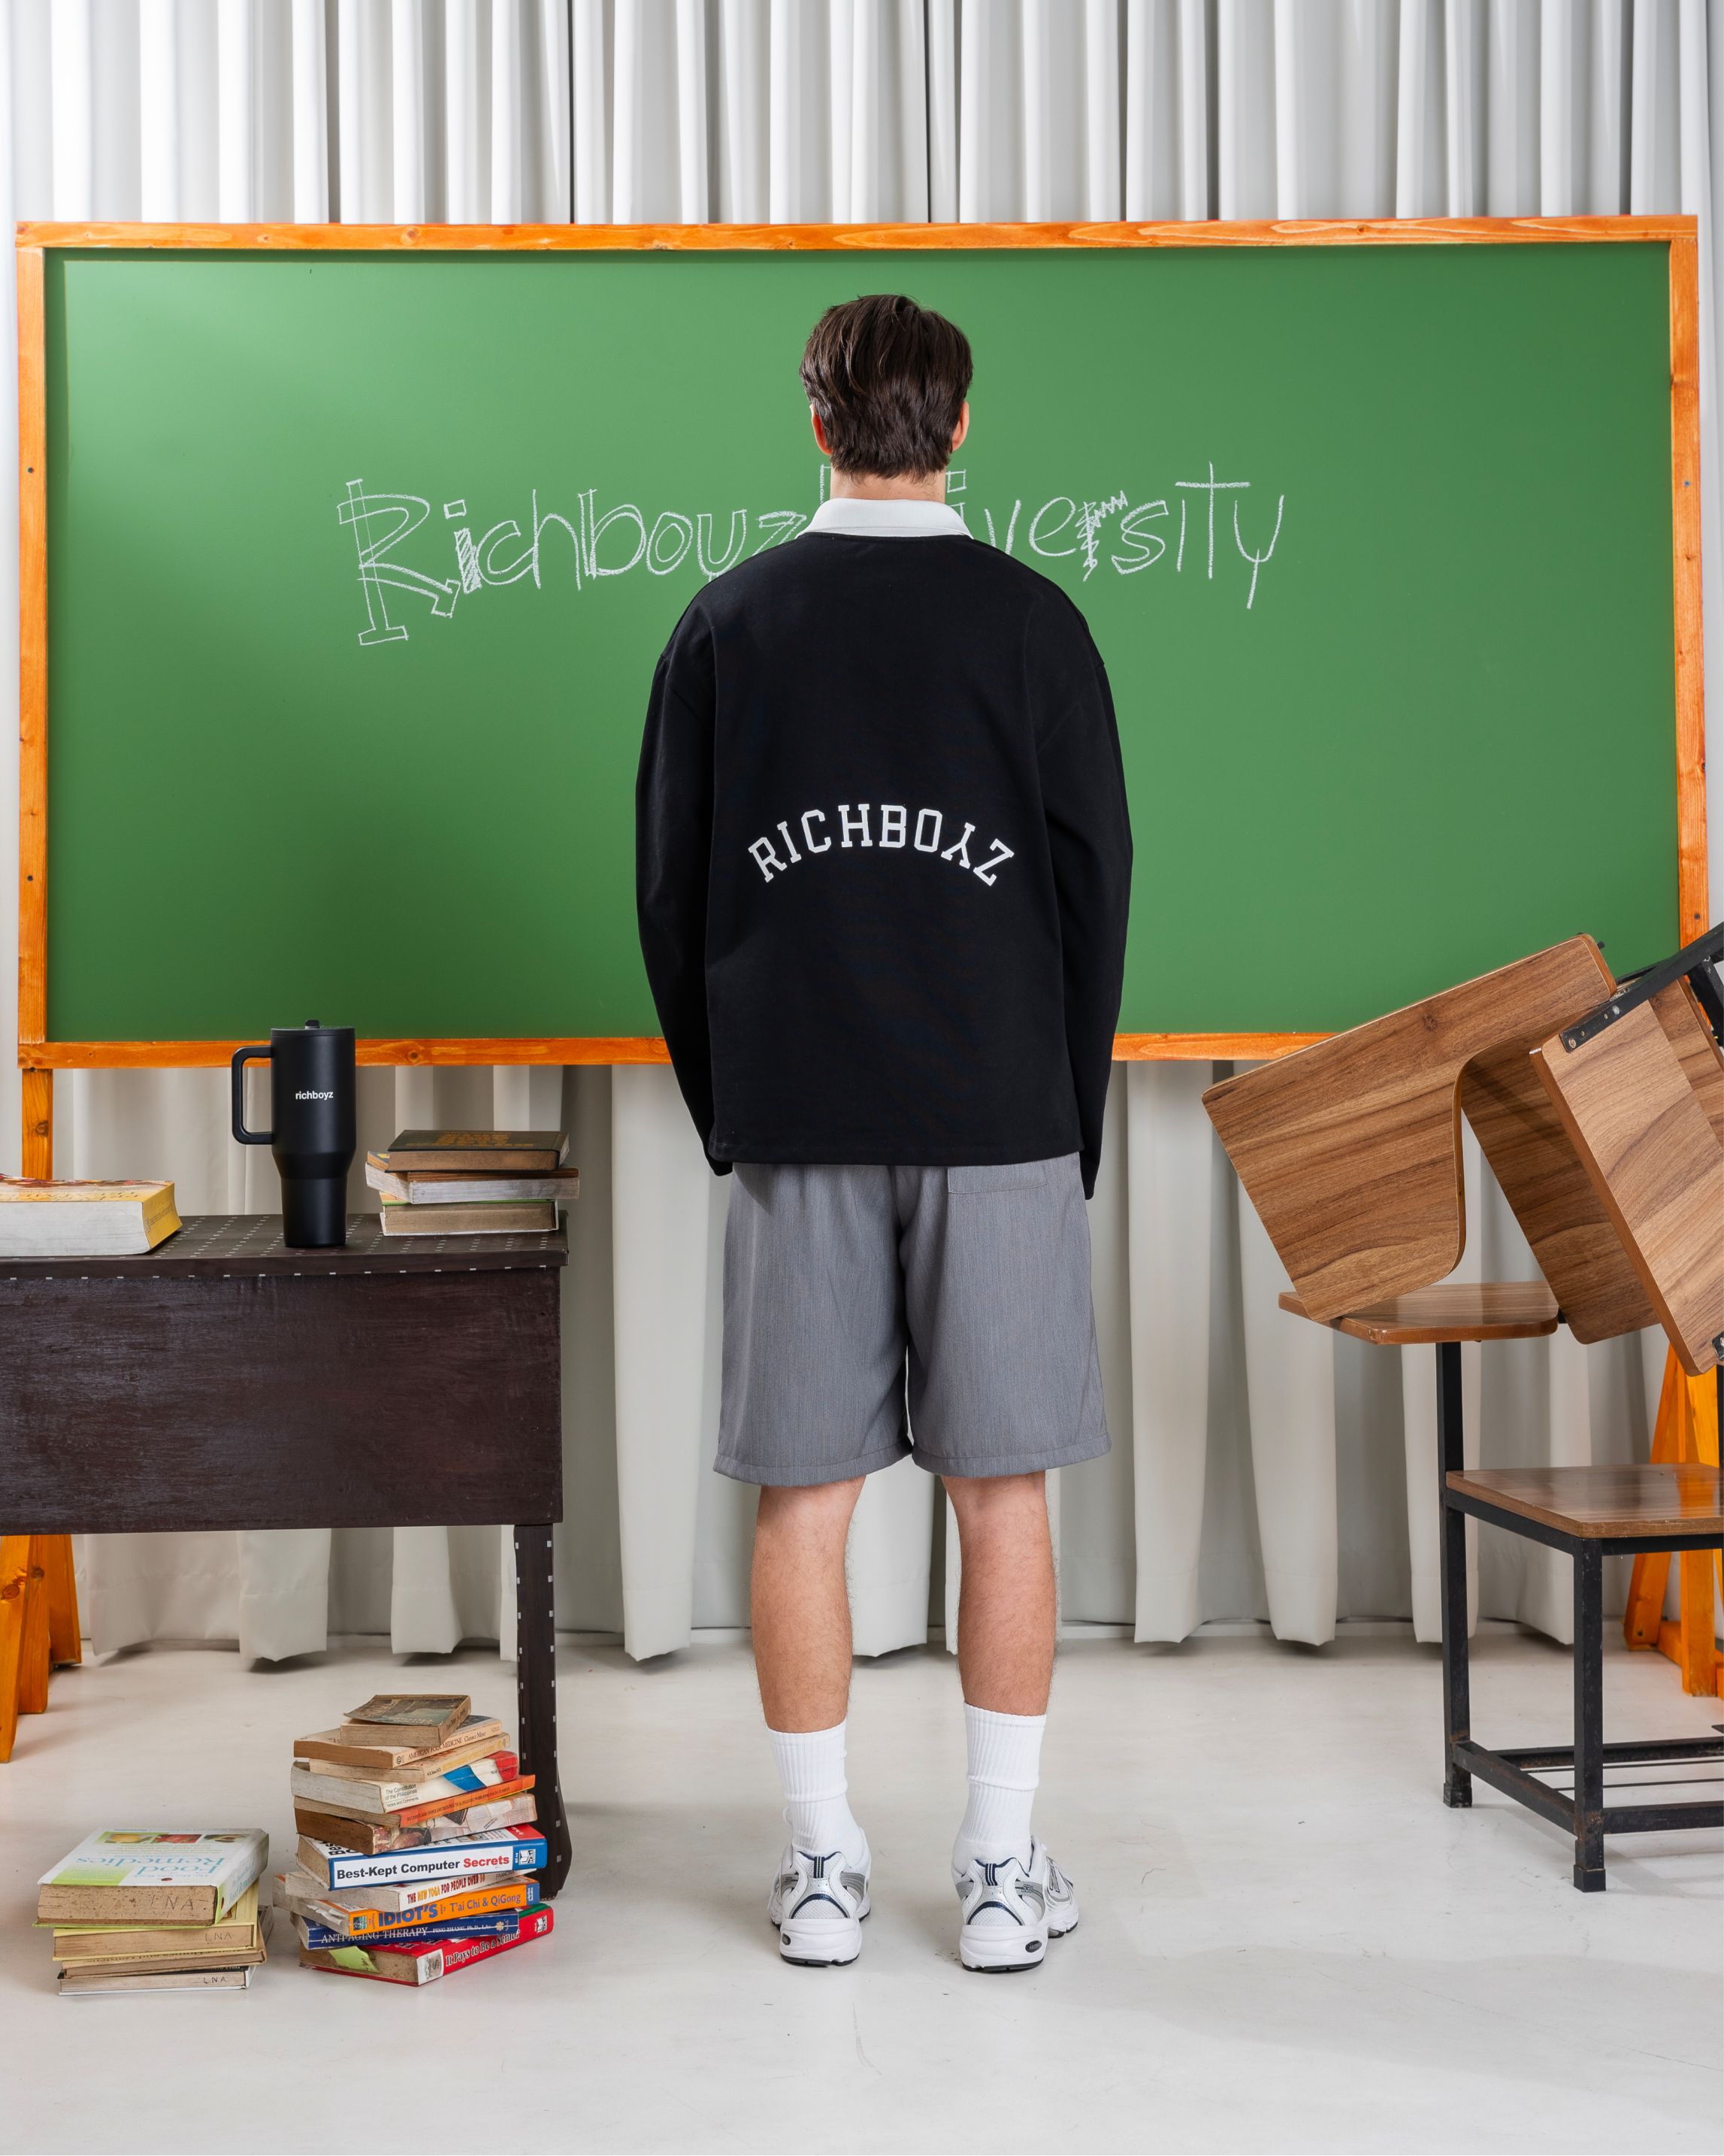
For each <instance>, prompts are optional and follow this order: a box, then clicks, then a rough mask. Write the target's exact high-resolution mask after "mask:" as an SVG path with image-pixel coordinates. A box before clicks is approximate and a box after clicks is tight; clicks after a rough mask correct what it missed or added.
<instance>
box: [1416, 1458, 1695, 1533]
mask: <svg viewBox="0 0 1724 2156" xmlns="http://www.w3.org/2000/svg"><path fill="white" fill-rule="evenodd" d="M1448 1483H1449V1488H1450V1489H1451V1490H1454V1491H1458V1492H1459V1493H1460V1495H1461V1496H1468V1497H1475V1498H1477V1499H1478V1500H1479V1501H1480V1502H1482V1503H1484V1504H1487V1505H1498V1506H1501V1508H1502V1509H1503V1511H1504V1512H1516V1513H1518V1514H1519V1515H1520V1516H1521V1518H1522V1519H1526V1520H1537V1521H1538V1522H1539V1523H1540V1524H1541V1525H1542V1526H1543V1527H1554V1528H1556V1529H1557V1532H1559V1533H1561V1534H1565V1535H1574V1536H1576V1537H1579V1538H1581V1539H1583V1540H1585V1541H1588V1542H1592V1541H1600V1542H1602V1541H1608V1540H1609V1539H1610V1538H1611V1537H1615V1536H1619V1535H1620V1536H1628V1535H1662V1534H1672V1535H1701V1534H1724V1492H1721V1488H1720V1478H1719V1472H1718V1470H1717V1469H1716V1467H1706V1466H1697V1465H1686V1466H1670V1467H1472V1468H1467V1469H1465V1470H1463V1471H1461V1472H1460V1473H1459V1474H1453V1473H1451V1474H1450V1475H1449V1477H1448Z"/></svg>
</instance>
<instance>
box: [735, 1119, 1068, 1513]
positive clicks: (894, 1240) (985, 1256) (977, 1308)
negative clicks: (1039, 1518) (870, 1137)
mask: <svg viewBox="0 0 1724 2156" xmlns="http://www.w3.org/2000/svg"><path fill="white" fill-rule="evenodd" d="M1106 1450H1107V1423H1106V1418H1105V1416H1104V1414H1103V1412H1102V1405H1101V1367H1100V1364H1099V1363H1098V1362H1097V1359H1096V1354H1095V1315H1094V1312H1093V1311H1092V1310H1091V1308H1090V1224H1089V1220H1088V1218H1087V1217H1086V1215H1085V1210H1084V1193H1083V1186H1082V1183H1080V1179H1079V1176H1078V1159H1077V1155H1076V1154H1075V1153H1070V1154H1068V1155H1066V1156H1065V1158H1063V1159H1060V1160H1037V1161H1029V1162H1026V1163H1022V1164H1021V1165H1019V1166H1017V1167H1013V1168H844V1167H813V1168H805V1167H798V1166H794V1165H790V1164H788V1163H777V1164H773V1165H770V1166H752V1167H751V1166H747V1165H746V1164H739V1165H738V1167H737V1168H736V1174H735V1183H734V1188H732V1190H731V1210H730V1220H729V1224H728V1226H727V1228H726V1233H725V1266H724V1388H723V1405H722V1408H721V1411H720V1417H719V1432H718V1460H717V1463H716V1465H717V1467H718V1471H719V1473H720V1474H721V1475H729V1476H733V1477H734V1478H735V1479H736V1481H739V1482H765V1483H772V1484H782V1485H802V1484H807V1483H814V1482H842V1481H847V1480H848V1479H849V1477H850V1476H853V1475H867V1474H870V1473H871V1472H872V1471H873V1470H874V1469H875V1468H876V1467H890V1466H891V1465H892V1463H893V1462H894V1461H895V1460H901V1459H902V1458H903V1457H904V1455H906V1453H909V1454H910V1455H911V1457H912V1458H913V1459H915V1460H916V1462H917V1463H918V1465H919V1466H923V1467H926V1468H927V1469H928V1470H929V1471H930V1472H931V1473H933V1474H936V1475H957V1476H968V1475H1025V1474H1029V1473H1032V1472H1034V1471H1037V1470H1039V1469H1041V1468H1048V1467H1069V1466H1072V1465H1073V1464H1074V1463H1075V1462H1076V1461H1078V1460H1094V1459H1095V1458H1096V1457H1097V1456H1098V1455H1100V1454H1101V1453H1104V1452H1106Z"/></svg>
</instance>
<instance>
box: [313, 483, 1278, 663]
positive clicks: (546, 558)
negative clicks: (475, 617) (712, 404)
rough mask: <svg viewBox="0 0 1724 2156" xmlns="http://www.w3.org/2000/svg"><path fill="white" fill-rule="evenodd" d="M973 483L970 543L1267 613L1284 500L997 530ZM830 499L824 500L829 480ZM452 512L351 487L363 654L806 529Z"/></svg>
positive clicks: (1241, 490) (534, 503)
mask: <svg viewBox="0 0 1724 2156" xmlns="http://www.w3.org/2000/svg"><path fill="white" fill-rule="evenodd" d="M964 479H965V475H964V474H963V473H962V471H955V472H950V473H948V474H947V499H948V500H949V501H950V502H951V503H952V506H953V507H954V508H955V509H957V511H959V513H960V514H961V515H962V516H963V518H964V521H965V522H966V524H967V526H969V529H970V531H971V534H972V536H973V537H975V538H977V539H980V540H983V542H985V543H986V544H987V545H988V546H990V547H1001V548H1003V550H1004V551H1005V552H1007V553H1008V554H1011V553H1016V552H1019V551H1020V550H1021V552H1022V554H1023V556H1024V558H1026V559H1029V558H1031V557H1039V559H1040V560H1042V561H1045V562H1049V563H1050V564H1052V565H1054V573H1056V574H1060V573H1061V572H1062V571H1063V572H1064V573H1063V576H1062V581H1065V580H1069V579H1070V577H1072V576H1074V575H1075V576H1076V577H1077V578H1078V579H1079V581H1080V582H1082V583H1088V582H1089V581H1090V578H1091V577H1094V576H1095V575H1097V574H1098V573H1100V574H1101V575H1102V576H1104V577H1107V576H1115V577H1139V576H1142V575H1143V574H1144V573H1145V572H1157V571H1158V572H1159V573H1160V575H1161V576H1162V577H1179V578H1185V577H1193V578H1198V579H1201V580H1202V581H1203V582H1204V583H1218V582H1228V583H1231V584H1233V585H1234V586H1236V587H1237V589H1238V593H1239V602H1240V603H1241V605H1242V606H1243V607H1244V609H1245V610H1246V611H1247V612H1249V611H1250V610H1251V609H1252V608H1254V607H1255V605H1256V603H1257V598H1258V590H1259V582H1260V577H1261V576H1262V574H1263V570H1264V567H1265V564H1266V563H1267V562H1270V560H1271V559H1272V557H1274V554H1275V547H1276V544H1277V542H1279V540H1280V536H1281V523H1282V518H1283V515H1284V512H1285V509H1286V506H1287V498H1286V496H1285V495H1284V494H1278V495H1273V496H1271V495H1270V494H1269V493H1268V492H1267V491H1266V490H1254V488H1253V485H1252V482H1251V481H1250V480H1244V479H1227V478H1222V477H1219V476H1218V475H1217V470H1216V467H1215V465H1213V463H1211V464H1209V466H1208V472H1207V474H1206V475H1204V476H1203V477H1202V478H1193V479H1178V480H1173V481H1172V484H1171V485H1169V486H1168V488H1167V491H1166V492H1165V493H1164V494H1162V495H1156V496H1152V497H1148V498H1146V499H1142V500H1139V499H1137V498H1136V497H1135V496H1134V495H1132V494H1131V493H1130V492H1129V491H1128V490H1126V489H1124V488H1121V489H1120V490H1117V491H1116V492H1115V493H1113V494H1111V495H1106V496H1104V497H1102V498H1101V499H1100V500H1087V499H1080V497H1079V496H1077V495H1068V494H1057V495H1054V496H1053V497H1052V498H1051V499H1050V500H1046V501H1044V502H1042V503H1041V504H1040V505H1039V506H1038V507H1037V508H1035V509H1034V510H1033V511H1030V513H1029V515H1028V516H1026V515H1025V514H1024V502H1023V500H1022V499H1021V498H1020V499H1018V500H1014V501H1013V504H1012V506H1011V509H1010V511H1009V512H1005V511H1003V512H1002V514H1001V516H1000V517H999V519H998V521H996V519H995V516H994V512H993V510H992V509H991V508H986V507H981V506H977V505H975V504H972V503H970V502H968V501H967V500H965V499H964V491H965V489H964ZM821 485H822V491H823V493H824V485H825V479H824V473H823V475H822V480H821ZM1271 500H1273V502H1274V505H1275V506H1274V510H1273V512H1271V511H1270V501H1271ZM573 510H574V513H573V514H572V516H569V515H566V514H565V513H564V512H563V511H562V510H559V509H550V508H545V507H542V506H541V504H540V500H539V492H538V489H537V488H536V487H535V488H533V489H531V493H530V500H529V504H528V506H527V511H526V521H525V522H523V521H521V520H520V519H519V518H516V517H513V516H506V517H502V518H500V519H499V520H498V521H495V523H492V524H490V525H487V526H484V527H483V528H481V524H480V518H479V517H477V516H474V515H472V514H470V513H469V509H468V505H467V502H466V500H464V498H462V499H457V500H453V501H445V502H444V503H443V504H442V515H441V516H440V518H439V517H437V516H434V515H433V513H432V503H431V500H429V498H428V497H427V496H425V495H418V494H385V493H382V492H379V491H377V490H374V489H372V488H370V487H368V486H367V485H366V483H365V481H364V480H362V479H353V480H348V482H347V490H346V495H344V496H343V497H341V499H340V500H338V501H337V503H336V517H337V519H338V520H339V521H340V522H341V524H343V525H346V526H347V527H348V528H349V530H350V531H351V534H352V539H353V546H354V549H355V552H356V554H357V567H358V574H359V588H360V593H361V595H362V598H363V600H364V603H365V626H364V627H363V628H362V629H361V630H360V631H359V641H360V642H361V643H362V644H404V643H405V642H406V641H407V639H408V634H409V629H410V624H412V622H413V618H414V615H415V614H416V613H417V612H418V609H417V608H413V607H411V606H408V605H407V604H406V603H404V602H405V601H406V600H407V599H413V600H417V601H418V602H419V603H421V605H422V606H426V607H428V608H429V613H430V618H431V619H434V620H438V621H448V620H449V619H452V618H453V616H454V612H455V607H456V603H457V602H458V601H459V600H461V599H468V600H469V602H470V600H471V599H473V598H477V597H478V596H479V595H480V594H481V593H485V591H488V590H491V589H494V588H496V587H498V586H500V585H503V584H518V583H524V582H525V581H526V580H527V579H529V578H531V582H532V584H533V587H534V588H535V589H536V590H539V591H545V590H559V589H560V590H562V591H565V592H567V591H576V592H581V591H589V590H590V591H595V592H596V591H598V590H602V589H603V586H604V584H605V582H606V580H607V579H608V578H611V577H628V576H637V575H643V574H644V575H646V576H649V577H687V578H688V579H690V581H692V580H694V579H695V578H696V577H708V578H710V577H716V576H719V575H721V574H722V572H724V571H725V570H726V569H728V568H731V567H734V566H735V564H736V562H741V561H744V560H746V559H747V557H749V556H751V555H753V554H764V553H766V552H767V551H768V550H769V549H770V548H772V547H782V545H783V544H784V543H785V542H786V541H787V540H789V539H793V538H794V537H795V536H796V535H797V533H798V531H801V530H802V529H803V526H805V525H806V524H807V523H808V517H807V516H804V515H803V513H802V511H799V510H794V509H765V510H750V509H733V510H731V511H730V512H729V514H728V519H727V521H726V526H725V530H724V535H723V537H722V539H721V538H720V536H719V525H720V519H719V517H717V516H714V515H713V514H712V513H711V511H707V510H700V511H697V512H696V513H695V514H694V515H692V516H691V515H690V514H689V513H688V512H687V511H684V510H680V509H660V510H658V511H656V512H653V511H649V510H646V509H643V508H642V507H641V506H640V505H639V503H637V502H633V501H619V502H617V503H615V504H614V505H612V506H606V505H605V504H603V503H602V502H601V500H600V498H599V495H598V490H597V489H596V488H593V487H589V488H587V490H586V491H585V492H584V493H582V494H579V495H577V496H576V497H575V500H574V505H573ZM423 618H424V617H423V615H420V616H419V619H423Z"/></svg>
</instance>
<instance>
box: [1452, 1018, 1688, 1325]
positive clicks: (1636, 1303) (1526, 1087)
mask: <svg viewBox="0 0 1724 2156" xmlns="http://www.w3.org/2000/svg"><path fill="white" fill-rule="evenodd" d="M1460 1106H1461V1112H1462V1113H1463V1114H1464V1115H1465V1117H1466V1119H1467V1121H1468V1122H1470V1124H1471V1125H1472V1127H1473V1134H1474V1136H1475V1137H1476V1138H1477V1139H1478V1141H1479V1148H1480V1152H1483V1154H1484V1156H1485V1159H1486V1160H1487V1161H1489V1163H1491V1173H1492V1174H1493V1175H1495V1177H1496V1180H1497V1182H1498V1183H1499V1185H1500V1186H1501V1190H1502V1194H1503V1196H1504V1197H1505V1198H1506V1199H1507V1200H1508V1202H1509V1204H1510V1206H1511V1209H1512V1210H1513V1212H1514V1215H1515V1218H1516V1220H1517V1221H1518V1222H1519V1223H1520V1226H1521V1234H1522V1235H1525V1237H1526V1240H1527V1241H1528V1243H1529V1244H1531V1245H1532V1255H1533V1256H1534V1257H1535V1258H1537V1260H1538V1269H1539V1270H1540V1271H1541V1272H1542V1274H1543V1275H1544V1276H1545V1278H1546V1280H1547V1281H1548V1282H1549V1283H1550V1286H1551V1291H1552V1294H1553V1295H1554V1296H1556V1298H1557V1307H1558V1308H1559V1309H1560V1310H1561V1311H1562V1317H1563V1321H1564V1322H1565V1323H1566V1324H1567V1325H1568V1328H1569V1330H1570V1331H1571V1332H1573V1335H1574V1337H1575V1338H1576V1339H1577V1340H1582V1341H1588V1342H1590V1341H1593V1340H1614V1339H1615V1338H1616V1337H1617V1336H1618V1334H1619V1333H1623V1332H1639V1330H1640V1329H1641V1327H1643V1326H1647V1325H1656V1324H1657V1323H1658V1322H1659V1318H1658V1312H1657V1311H1656V1310H1655V1308H1654V1306H1653V1305H1652V1302H1651V1300H1650V1297H1649V1296H1648V1295H1647V1293H1646V1289H1645V1286H1644V1283H1643V1282H1642V1281H1641V1278H1640V1276H1639V1273H1638V1272H1637V1271H1636V1270H1635V1269H1634V1265H1633V1263H1632V1261H1631V1260H1630V1259H1629V1254H1628V1252H1627V1250H1624V1247H1623V1242H1622V1238H1621V1237H1620V1235H1618V1233H1617V1231H1616V1229H1615V1226H1614V1224H1613V1223H1612V1221H1611V1219H1610V1215H1609V1214H1608V1213H1607V1212H1606V1211H1605V1209H1604V1207H1603V1202H1602V1201H1601V1199H1599V1196H1598V1191H1597V1189H1596V1188H1594V1186H1593V1180H1592V1178H1591V1177H1590V1176H1589V1175H1588V1173H1587V1171H1586V1169H1585V1168H1584V1167H1583V1164H1582V1163H1581V1161H1580V1158H1579V1157H1578V1154H1577V1153H1576V1152H1575V1150H1574V1147H1573V1142H1571V1140H1570V1138H1569V1136H1568V1132H1567V1130H1566V1129H1565V1128H1564V1127H1563V1124H1562V1117H1561V1116H1560V1115H1559V1114H1558V1113H1557V1107H1556V1104H1555V1102H1554V1101H1552V1099H1551V1096H1550V1095H1549V1093H1548V1092H1547V1091H1546V1089H1545V1086H1544V1083H1543V1081H1542V1077H1541V1075H1540V1073H1539V1068H1538V1065H1537V1060H1535V1057H1534V1056H1533V1055H1532V1054H1529V1052H1528V1050H1527V1045H1526V1042H1525V1041H1524V1040H1511V1041H1509V1042H1507V1043H1506V1044H1505V1045H1503V1046H1501V1047H1498V1048H1493V1049H1491V1050H1487V1051H1486V1052H1485V1054H1484V1055H1478V1056H1475V1057H1474V1059H1473V1060H1472V1061H1471V1062H1470V1063H1469V1064H1468V1065H1467V1066H1466V1068H1465V1070H1463V1071H1462V1072H1461V1074H1460Z"/></svg>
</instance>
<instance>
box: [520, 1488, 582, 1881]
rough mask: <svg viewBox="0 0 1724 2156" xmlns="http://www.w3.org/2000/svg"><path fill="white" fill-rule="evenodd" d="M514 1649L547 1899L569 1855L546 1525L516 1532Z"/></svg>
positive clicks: (525, 1763)
mask: <svg viewBox="0 0 1724 2156" xmlns="http://www.w3.org/2000/svg"><path fill="white" fill-rule="evenodd" d="M515 1651H516V1686H517V1689H518V1691H519V1694H520V1708H521V1771H522V1772H523V1773H524V1774H531V1775H533V1776H535V1777H536V1780H535V1784H534V1789H533V1794H534V1796H535V1797H536V1799H537V1800H538V1814H539V1826H540V1830H541V1832H542V1833H543V1835H544V1836H545V1841H546V1849H547V1852H548V1861H547V1863H546V1867H545V1877H544V1881H543V1883H542V1885H541V1887H540V1890H539V1891H540V1892H541V1894H542V1895H543V1897H544V1898H545V1899H546V1901H547V1902H548V1901H550V1900H552V1898H553V1897H554V1896H555V1895H556V1894H557V1891H558V1889H559V1888H560V1887H561V1886H562V1882H563V1881H564V1880H565V1879H567V1877H568V1876H569V1865H570V1862H571V1861H572V1851H571V1850H570V1847H569V1830H568V1821H567V1820H566V1819H565V1818H564V1817H563V1811H562V1783H561V1781H560V1780H559V1779H558V1776H557V1625H556V1617H555V1613H554V1609H553V1606H552V1593H551V1529H550V1528H549V1527H546V1526H535V1527H516V1530H515Z"/></svg>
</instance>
